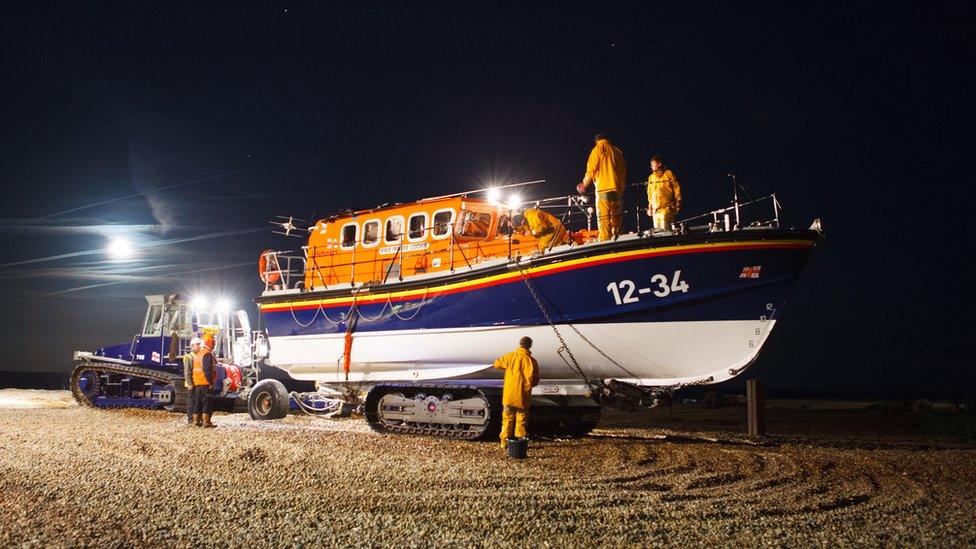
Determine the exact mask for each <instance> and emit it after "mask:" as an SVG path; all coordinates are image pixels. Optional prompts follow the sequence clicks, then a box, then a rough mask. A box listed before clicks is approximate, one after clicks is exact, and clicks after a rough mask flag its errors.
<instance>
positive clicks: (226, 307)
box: [217, 299, 230, 313]
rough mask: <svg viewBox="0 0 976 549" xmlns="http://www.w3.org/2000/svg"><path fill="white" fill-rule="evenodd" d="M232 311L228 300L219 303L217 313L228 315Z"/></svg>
mask: <svg viewBox="0 0 976 549" xmlns="http://www.w3.org/2000/svg"><path fill="white" fill-rule="evenodd" d="M229 310H230V302H229V301H227V300H226V299H221V300H220V301H218V302H217V311H219V312H221V313H226V312H227V311H229Z"/></svg>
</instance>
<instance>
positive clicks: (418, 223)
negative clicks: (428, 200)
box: [407, 213, 427, 241]
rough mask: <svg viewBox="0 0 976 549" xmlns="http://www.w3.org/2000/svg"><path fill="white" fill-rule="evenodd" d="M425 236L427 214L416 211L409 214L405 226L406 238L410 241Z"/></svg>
mask: <svg viewBox="0 0 976 549" xmlns="http://www.w3.org/2000/svg"><path fill="white" fill-rule="evenodd" d="M426 237H427V214H426V213H417V214H413V215H411V216H410V223H409V225H408V227H407V238H408V239H409V240H411V241H415V240H423V239H424V238H426Z"/></svg>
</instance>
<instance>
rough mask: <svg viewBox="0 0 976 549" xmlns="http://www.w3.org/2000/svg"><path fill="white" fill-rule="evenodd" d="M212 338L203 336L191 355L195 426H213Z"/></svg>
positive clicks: (215, 368)
mask: <svg viewBox="0 0 976 549" xmlns="http://www.w3.org/2000/svg"><path fill="white" fill-rule="evenodd" d="M213 348H214V338H213V336H212V335H210V334H207V335H205V336H204V337H203V345H201V346H200V351H199V352H198V353H197V354H196V356H194V357H193V388H192V389H191V390H192V391H193V399H192V401H193V424H194V425H196V426H197V427H214V426H215V425H214V424H213V423H211V422H210V416H211V415H212V414H213V395H212V394H211V387H212V386H213V382H214V379H216V377H217V359H215V358H214V355H213Z"/></svg>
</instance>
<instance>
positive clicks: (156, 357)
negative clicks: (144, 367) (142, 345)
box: [152, 351, 163, 364]
mask: <svg viewBox="0 0 976 549" xmlns="http://www.w3.org/2000/svg"><path fill="white" fill-rule="evenodd" d="M160 358H161V357H160V356H159V353H158V352H156V351H153V353H152V361H153V362H159V363H160V364H162V363H163V362H162V360H160Z"/></svg>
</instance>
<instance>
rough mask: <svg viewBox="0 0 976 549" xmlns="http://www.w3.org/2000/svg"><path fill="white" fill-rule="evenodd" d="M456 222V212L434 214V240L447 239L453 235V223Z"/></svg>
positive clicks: (440, 211)
mask: <svg viewBox="0 0 976 549" xmlns="http://www.w3.org/2000/svg"><path fill="white" fill-rule="evenodd" d="M453 222H454V210H438V211H436V212H434V223H433V227H432V228H431V233H432V234H433V235H434V238H446V237H447V236H448V235H450V234H451V223H453Z"/></svg>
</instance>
